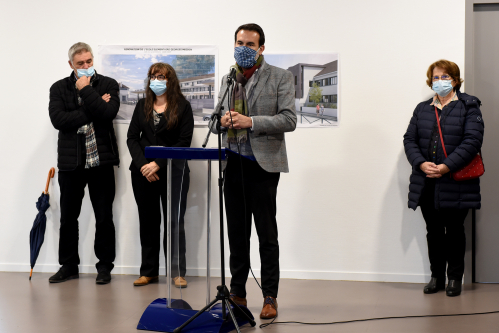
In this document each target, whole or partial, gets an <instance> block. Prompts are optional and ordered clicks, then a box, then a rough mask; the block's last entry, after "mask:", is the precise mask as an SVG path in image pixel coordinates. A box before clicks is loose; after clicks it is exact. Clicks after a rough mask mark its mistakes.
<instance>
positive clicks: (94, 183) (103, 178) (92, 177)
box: [59, 166, 116, 271]
mask: <svg viewBox="0 0 499 333" xmlns="http://www.w3.org/2000/svg"><path fill="white" fill-rule="evenodd" d="M87 185H88V193H89V195H90V201H91V202H92V207H93V209H94V214H95V241H94V251H95V256H96V257H97V259H99V262H98V263H97V264H96V265H95V267H97V271H111V270H112V269H113V267H114V264H113V261H114V259H115V257H116V246H115V244H116V240H115V231H114V223H113V201H114V194H115V182H114V168H113V166H103V167H95V168H90V169H85V168H83V167H78V168H77V169H76V170H74V171H59V186H60V188H61V227H60V238H59V263H60V264H61V265H63V266H73V267H77V266H78V265H79V264H80V257H79V255H78V238H79V237H78V217H79V216H80V211H81V203H82V200H83V196H84V195H85V186H87Z"/></svg>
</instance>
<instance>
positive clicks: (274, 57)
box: [265, 53, 340, 127]
mask: <svg viewBox="0 0 499 333" xmlns="http://www.w3.org/2000/svg"><path fill="white" fill-rule="evenodd" d="M265 61H266V62H267V63H268V64H270V65H273V66H276V67H280V68H283V69H287V70H288V71H290V72H291V73H293V77H294V87H295V107H296V116H297V118H298V122H297V125H298V126H297V127H334V126H338V123H339V121H338V120H339V117H340V108H339V105H340V104H339V100H340V96H339V92H340V90H339V82H340V81H339V75H338V68H339V66H338V61H339V56H338V53H329V54H320V53H318V54H299V53H295V54H267V53H265Z"/></svg>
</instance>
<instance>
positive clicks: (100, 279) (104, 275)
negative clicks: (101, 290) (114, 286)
mask: <svg viewBox="0 0 499 333" xmlns="http://www.w3.org/2000/svg"><path fill="white" fill-rule="evenodd" d="M109 282H111V272H109V271H102V272H99V273H98V274H97V279H95V283H97V284H108V283H109Z"/></svg>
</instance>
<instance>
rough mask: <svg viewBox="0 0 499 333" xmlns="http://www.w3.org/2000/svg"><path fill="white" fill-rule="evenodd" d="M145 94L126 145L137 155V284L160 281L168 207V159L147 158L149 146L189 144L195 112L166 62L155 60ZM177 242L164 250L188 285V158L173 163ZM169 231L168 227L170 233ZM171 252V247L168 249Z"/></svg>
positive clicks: (177, 277) (134, 179)
mask: <svg viewBox="0 0 499 333" xmlns="http://www.w3.org/2000/svg"><path fill="white" fill-rule="evenodd" d="M147 82H148V84H147V87H146V98H143V99H141V100H139V102H138V103H137V106H136V107H135V110H134V112H133V116H132V120H131V122H130V127H129V128H128V139H127V145H128V149H129V151H130V155H131V156H132V163H131V165H130V171H131V174H132V187H133V193H134V196H135V201H136V202H137V206H138V210H139V222H140V244H141V247H142V264H141V266H140V277H139V278H138V279H137V280H136V281H135V282H134V285H135V286H143V285H147V284H149V283H151V282H156V281H158V275H159V252H160V243H161V240H160V227H161V206H160V200H161V202H162V205H163V216H164V218H166V216H168V215H167V214H168V213H169V212H168V211H167V204H166V198H167V184H166V182H167V169H166V165H167V160H166V159H161V158H157V159H147V158H146V157H145V155H144V149H145V147H147V146H165V147H190V145H191V140H192V133H193V130H194V117H193V115H192V109H191V105H190V103H189V102H188V101H187V100H186V99H185V97H184V96H183V95H182V92H181V90H180V84H179V81H178V78H177V74H176V73H175V70H174V69H173V67H172V66H170V65H168V64H165V63H156V64H153V65H152V66H151V67H150V68H149V71H148V72H147ZM171 185H172V247H171V249H167V248H166V236H165V237H164V239H163V248H164V251H165V255H170V256H172V260H171V263H172V275H173V277H174V278H173V282H174V283H175V286H176V287H179V288H180V287H187V281H186V280H185V270H186V268H185V267H186V261H185V231H184V214H185V209H186V200H187V191H188V190H189V167H188V165H187V161H186V160H174V161H173V165H172V184H171ZM165 235H166V233H165ZM168 252H170V253H168Z"/></svg>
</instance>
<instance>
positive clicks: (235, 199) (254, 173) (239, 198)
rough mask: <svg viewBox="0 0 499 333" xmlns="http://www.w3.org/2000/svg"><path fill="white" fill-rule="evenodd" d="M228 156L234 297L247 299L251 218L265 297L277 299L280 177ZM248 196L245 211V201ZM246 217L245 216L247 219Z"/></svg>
mask: <svg viewBox="0 0 499 333" xmlns="http://www.w3.org/2000/svg"><path fill="white" fill-rule="evenodd" d="M242 171H243V172H242V173H241V162H240V158H239V156H237V155H232V156H229V158H228V161H227V168H226V170H225V172H226V173H225V186H224V197H225V212H226V215H227V229H228V236H229V246H230V272H231V274H232V279H231V283H230V289H231V293H235V294H236V295H237V296H239V297H246V281H247V279H248V273H249V269H250V258H249V251H250V237H251V216H252V215H253V218H254V221H255V228H256V232H257V234H258V240H259V243H260V261H261V276H262V288H263V294H264V296H273V297H277V291H278V288H279V242H278V241H277V221H276V211H277V210H276V196H277V185H278V184H279V178H280V173H270V172H267V171H265V170H263V169H262V168H261V167H260V166H259V165H258V163H257V162H254V161H250V160H248V159H246V158H242ZM243 183H244V193H245V196H246V207H245V205H244V200H243ZM245 213H246V215H245Z"/></svg>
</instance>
